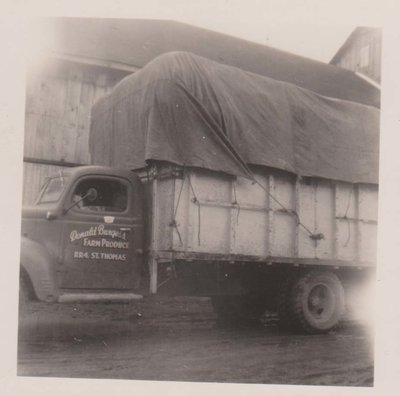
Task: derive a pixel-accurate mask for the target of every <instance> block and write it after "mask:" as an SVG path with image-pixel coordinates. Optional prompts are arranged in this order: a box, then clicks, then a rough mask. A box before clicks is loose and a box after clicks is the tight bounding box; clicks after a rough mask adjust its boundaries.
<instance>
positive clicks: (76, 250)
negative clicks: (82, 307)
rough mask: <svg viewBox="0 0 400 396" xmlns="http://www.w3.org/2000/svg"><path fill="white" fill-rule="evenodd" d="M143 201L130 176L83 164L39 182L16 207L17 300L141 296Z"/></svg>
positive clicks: (134, 177) (136, 179) (136, 180)
mask: <svg viewBox="0 0 400 396" xmlns="http://www.w3.org/2000/svg"><path fill="white" fill-rule="evenodd" d="M142 205H143V198H142V185H141V182H140V179H139V177H138V176H137V175H136V174H135V173H133V172H130V171H127V170H121V169H112V168H107V167H100V166H89V167H88V166H85V167H77V168H71V169H67V170H63V171H60V173H59V174H57V175H54V176H53V177H51V178H49V179H47V181H46V182H45V184H44V185H43V187H42V189H41V191H40V193H39V196H38V198H37V200H36V202H35V204H34V205H33V206H31V207H24V208H23V212H22V236H21V287H20V288H21V289H22V291H23V297H27V296H30V297H35V298H37V299H39V300H42V301H57V302H80V301H129V300H133V299H138V298H141V295H140V294H139V292H138V291H139V287H140V285H141V275H142V274H141V272H142V269H143V260H144V257H143V251H144V248H143V234H144V233H143V229H144V218H143V209H142Z"/></svg>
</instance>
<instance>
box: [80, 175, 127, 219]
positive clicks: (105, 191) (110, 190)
mask: <svg viewBox="0 0 400 396" xmlns="http://www.w3.org/2000/svg"><path fill="white" fill-rule="evenodd" d="M72 201H73V203H74V204H75V205H74V208H75V209H78V210H82V211H96V212H124V211H125V210H126V209H127V208H128V184H127V183H126V182H124V181H123V180H118V179H111V178H85V179H84V180H82V181H81V182H79V183H78V185H77V186H76V188H75V190H74V193H73V196H72Z"/></svg>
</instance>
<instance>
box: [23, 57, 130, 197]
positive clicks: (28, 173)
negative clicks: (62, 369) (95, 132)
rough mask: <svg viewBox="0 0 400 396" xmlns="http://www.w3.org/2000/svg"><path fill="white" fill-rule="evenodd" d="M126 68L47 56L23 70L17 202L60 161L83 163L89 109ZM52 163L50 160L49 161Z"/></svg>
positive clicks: (32, 191) (87, 159) (33, 192)
mask: <svg viewBox="0 0 400 396" xmlns="http://www.w3.org/2000/svg"><path fill="white" fill-rule="evenodd" d="M127 74H128V73H127V72H122V71H116V70H114V69H108V68H105V67H99V66H93V65H84V64H80V63H77V62H70V61H63V60H57V59H48V60H46V62H45V63H43V64H42V65H41V67H40V68H39V67H36V68H35V69H34V70H31V71H30V72H29V74H28V76H27V86H26V107H25V141H24V158H25V166H24V176H25V177H24V194H23V203H24V204H30V203H32V202H33V197H34V196H36V194H37V192H38V191H39V188H40V185H41V184H42V182H43V177H44V176H48V175H50V174H51V173H52V171H53V170H54V169H56V170H57V169H59V168H60V166H62V163H63V162H65V163H72V164H89V163H90V155H89V149H88V139H89V129H90V111H91V108H92V106H93V104H94V102H96V101H97V100H98V99H99V98H100V97H102V96H103V95H105V94H106V93H108V92H109V91H110V90H111V88H112V87H113V86H114V85H115V84H116V83H117V82H118V81H120V80H121V79H122V78H123V77H125V76H126V75H127ZM55 165H56V166H55Z"/></svg>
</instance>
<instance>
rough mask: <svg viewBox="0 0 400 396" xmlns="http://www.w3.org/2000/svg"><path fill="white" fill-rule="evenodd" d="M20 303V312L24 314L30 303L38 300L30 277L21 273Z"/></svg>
mask: <svg viewBox="0 0 400 396" xmlns="http://www.w3.org/2000/svg"><path fill="white" fill-rule="evenodd" d="M18 298H19V302H18V308H19V311H20V312H22V311H23V310H24V309H25V308H26V306H27V305H28V303H29V301H32V300H37V298H36V295H35V293H34V291H33V287H32V284H31V282H30V279H29V277H28V275H27V274H26V273H25V272H24V271H21V273H20V276H19V297H18Z"/></svg>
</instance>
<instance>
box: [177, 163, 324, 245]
mask: <svg viewBox="0 0 400 396" xmlns="http://www.w3.org/2000/svg"><path fill="white" fill-rule="evenodd" d="M186 179H187V180H188V183H189V187H190V191H191V192H192V195H193V197H192V198H191V201H192V202H193V203H194V204H195V205H197V215H198V230H197V242H198V244H199V246H200V245H201V202H200V200H199V199H198V197H197V194H196V192H195V190H194V187H193V183H192V180H191V178H190V175H189V174H188V173H187V172H186V168H185V167H184V168H183V179H182V184H181V186H180V189H179V194H178V199H177V202H176V206H175V210H174V214H173V219H172V221H171V222H170V224H169V226H170V227H173V228H175V230H176V232H177V235H178V238H179V242H180V244H181V245H183V239H182V236H181V233H180V231H179V226H178V223H177V221H176V216H177V212H178V209H179V205H180V202H181V197H182V191H183V187H184V185H185V182H186ZM252 184H257V185H258V186H259V187H260V188H261V189H262V190H264V191H265V192H266V193H267V194H268V196H269V197H270V198H271V199H272V200H273V201H274V202H276V203H277V204H278V205H279V206H280V208H281V209H282V210H283V211H285V212H286V213H288V214H290V215H291V216H293V217H294V218H295V219H296V223H297V225H298V226H300V227H302V228H303V229H304V230H305V231H306V232H307V234H308V236H309V238H310V239H311V240H313V241H315V242H318V241H321V240H323V239H325V235H324V234H323V233H321V232H312V231H311V230H310V229H309V228H308V227H307V226H306V225H305V224H304V223H303V222H302V221H301V219H300V216H299V214H298V213H297V212H296V210H293V209H288V208H287V207H286V206H285V205H284V204H283V203H282V202H280V201H279V199H277V198H276V197H275V196H274V195H273V194H271V192H270V191H269V189H268V188H266V187H265V186H263V185H262V184H261V183H260V182H259V181H257V180H256V179H255V178H254V177H253V178H252ZM233 190H234V200H233V202H232V205H234V206H236V207H237V209H238V214H237V221H238V222H239V214H240V210H241V208H240V203H239V202H238V199H237V194H236V187H235V186H234V187H233Z"/></svg>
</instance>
